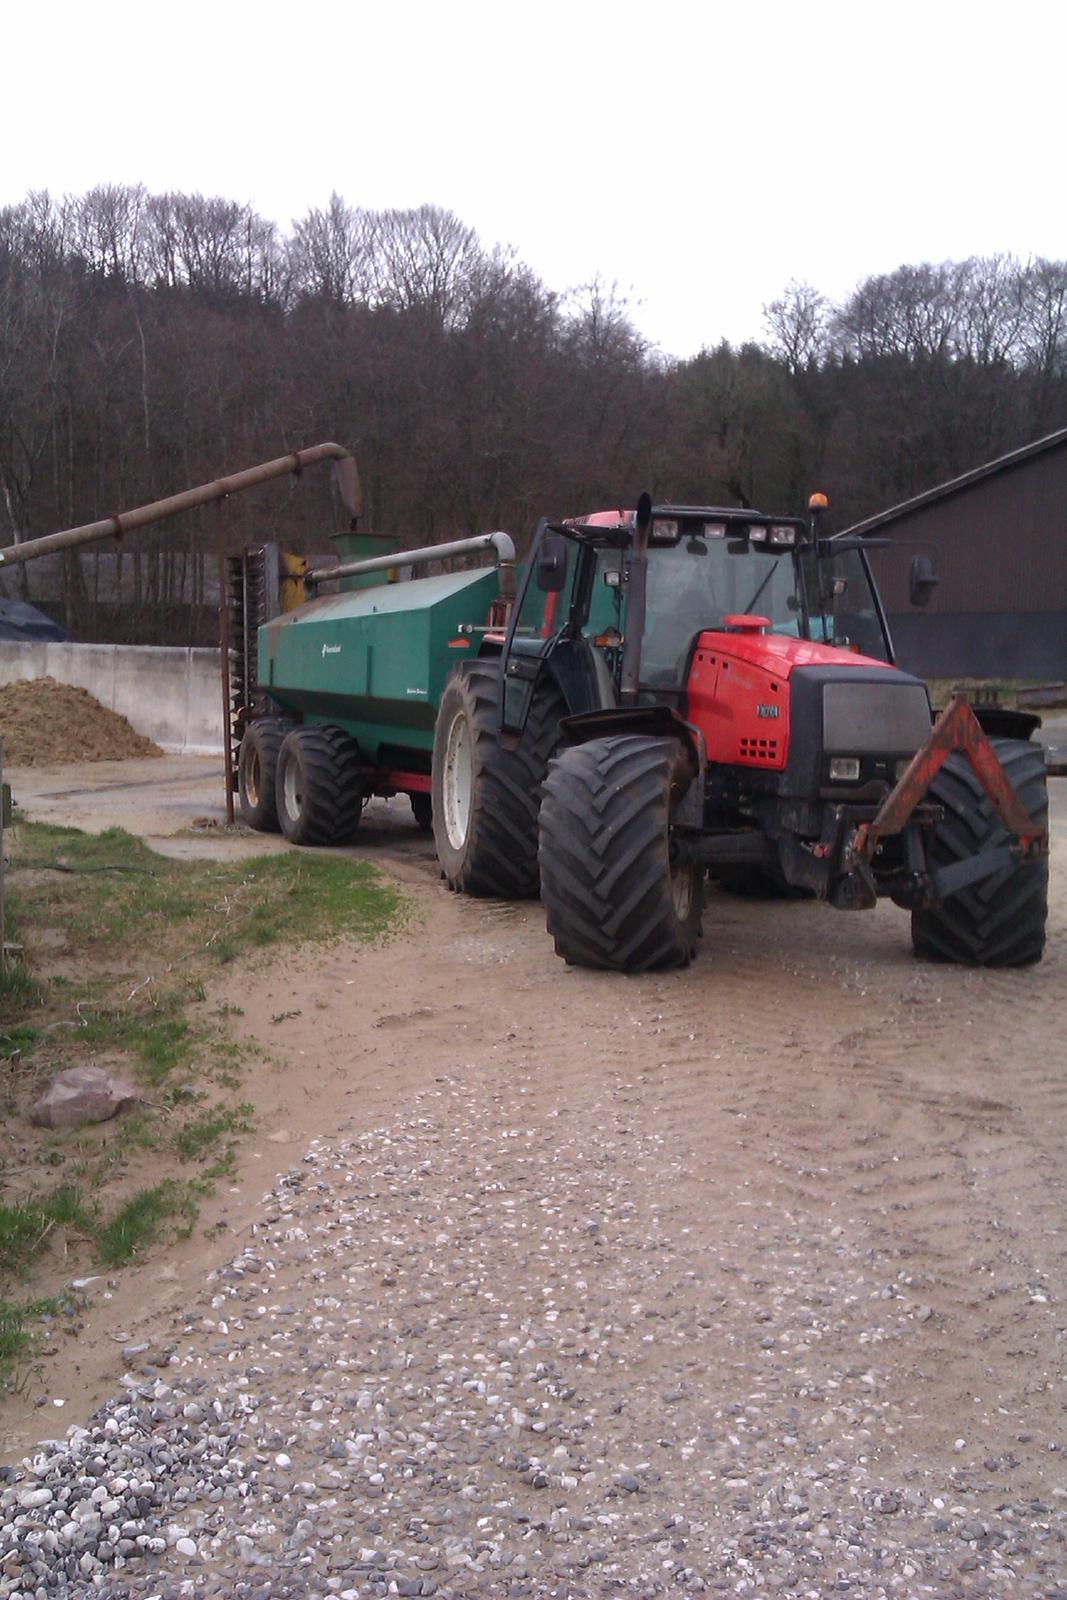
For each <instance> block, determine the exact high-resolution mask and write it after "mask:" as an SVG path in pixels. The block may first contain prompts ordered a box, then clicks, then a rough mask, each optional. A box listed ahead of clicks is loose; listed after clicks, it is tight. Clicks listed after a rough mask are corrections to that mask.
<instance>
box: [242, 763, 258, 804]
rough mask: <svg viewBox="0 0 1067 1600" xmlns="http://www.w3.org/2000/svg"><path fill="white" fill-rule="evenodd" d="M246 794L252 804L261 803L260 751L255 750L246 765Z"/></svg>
mask: <svg viewBox="0 0 1067 1600" xmlns="http://www.w3.org/2000/svg"><path fill="white" fill-rule="evenodd" d="M245 794H246V795H247V796H248V803H249V805H251V806H258V805H259V752H258V750H253V751H252V754H251V755H250V756H249V758H248V765H247V766H246V767H245Z"/></svg>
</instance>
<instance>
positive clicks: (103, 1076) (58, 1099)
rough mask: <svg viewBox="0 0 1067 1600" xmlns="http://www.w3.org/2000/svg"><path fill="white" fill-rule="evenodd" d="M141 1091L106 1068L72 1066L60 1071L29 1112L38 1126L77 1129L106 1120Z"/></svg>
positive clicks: (129, 1102) (128, 1103)
mask: <svg viewBox="0 0 1067 1600" xmlns="http://www.w3.org/2000/svg"><path fill="white" fill-rule="evenodd" d="M140 1098H141V1092H140V1090H139V1089H137V1088H135V1086H134V1085H133V1084H132V1083H125V1082H124V1081H123V1079H122V1078H113V1077H112V1076H111V1074H110V1072H105V1070H104V1068H103V1067H69V1068H68V1069H67V1071H66V1072H57V1073H56V1076H55V1077H54V1078H53V1079H52V1081H51V1083H50V1084H49V1085H48V1088H47V1089H46V1090H45V1092H44V1094H43V1095H42V1096H41V1098H40V1099H39V1100H38V1101H37V1102H36V1104H35V1105H34V1107H33V1109H32V1111H31V1112H30V1121H31V1122H35V1123H36V1124H37V1126H38V1127H39V1128H76V1127H78V1126H79V1125H80V1124H81V1123H84V1122H107V1120H108V1118H109V1117H114V1116H116V1115H117V1114H118V1112H120V1111H121V1110H122V1108H123V1106H128V1105H130V1104H131V1103H132V1102H133V1101H134V1100H139V1099H140Z"/></svg>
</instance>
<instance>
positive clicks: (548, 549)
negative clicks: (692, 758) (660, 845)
mask: <svg viewBox="0 0 1067 1600" xmlns="http://www.w3.org/2000/svg"><path fill="white" fill-rule="evenodd" d="M636 524H637V517H636V513H635V512H633V511H603V512H597V513H595V514H593V515H592V516H588V517H584V518H579V519H573V520H569V521H565V522H551V521H547V520H546V521H543V522H542V523H541V524H540V526H539V528H538V530H537V535H536V538H535V542H534V546H533V549H532V552H531V558H530V563H529V567H528V571H527V577H526V583H525V586H524V588H523V591H522V594H521V596H520V598H519V603H518V605H517V606H516V608H515V612H514V615H513V617H512V620H511V626H510V628H509V631H508V635H507V639H506V642H505V646H504V657H505V660H504V695H503V724H504V729H505V732H510V733H519V732H521V730H522V728H523V726H524V723H525V718H526V716H527V714H528V711H529V706H530V703H531V699H532V696H533V693H534V690H535V687H536V685H537V684H538V683H539V682H540V681H542V679H543V677H544V675H545V674H546V673H548V674H549V675H550V676H551V678H552V679H553V680H554V681H555V683H556V684H557V685H558V687H559V689H560V691H561V693H562V695H563V697H564V699H565V700H566V702H567V704H568V707H569V708H570V709H571V710H572V711H573V712H586V711H590V710H596V709H600V710H609V709H611V708H612V707H614V706H616V705H618V704H619V702H620V698H621V697H622V694H623V683H622V676H623V662H624V657H625V656H626V655H627V625H628V621H629V623H630V626H631V634H632V633H633V605H632V601H631V594H632V591H633V589H634V584H633V573H634V568H635V532H636ZM643 588H644V604H643V617H642V619H641V622H640V624H639V628H640V638H639V639H637V640H633V639H632V640H631V648H632V650H633V654H634V655H636V656H638V657H639V664H638V667H637V701H638V703H643V704H655V703H660V704H665V705H668V706H670V707H672V708H674V709H675V710H676V711H677V712H679V713H680V714H681V715H683V716H685V715H686V714H687V712H688V704H687V701H688V692H687V691H688V685H689V682H690V677H691V671H692V666H693V658H694V653H695V651H696V648H697V644H698V641H699V640H700V638H701V635H702V634H705V633H708V632H712V633H721V632H727V633H732V632H743V631H746V630H747V631H753V632H756V633H761V634H769V635H774V636H777V637H778V638H780V639H782V640H794V641H797V642H798V643H799V642H800V641H807V642H812V643H816V644H819V645H822V646H824V647H825V646H830V647H834V648H837V649H839V650H842V651H844V652H849V653H851V654H852V655H853V656H855V655H859V656H861V657H863V658H865V659H867V660H868V661H874V662H878V663H882V664H884V663H888V662H891V661H892V648H891V644H890V639H889V634H888V630H887V627H886V622H885V616H884V614H883V612H882V608H881V606H880V604H879V601H878V598H877V594H876V591H875V587H874V584H873V582H872V579H871V574H870V569H869V566H868V561H867V556H866V554H865V553H864V551H862V550H860V549H856V548H855V547H854V546H850V547H849V548H837V547H836V544H835V541H833V540H825V539H822V540H820V539H816V538H814V537H813V535H812V533H811V531H810V530H809V528H808V526H807V525H806V524H805V523H804V522H803V521H802V520H800V519H798V518H785V517H769V516H765V515H763V514H762V513H759V512H754V511H746V510H737V509H735V508H730V509H723V508H720V507H704V506H672V505H665V506H653V507H651V508H650V517H649V520H648V544H647V569H646V572H645V574H644V584H643ZM845 659H846V660H847V656H846V657H845Z"/></svg>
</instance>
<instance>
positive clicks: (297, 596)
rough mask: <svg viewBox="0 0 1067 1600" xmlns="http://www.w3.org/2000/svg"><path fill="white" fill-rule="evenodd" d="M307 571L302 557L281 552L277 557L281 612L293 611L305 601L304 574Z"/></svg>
mask: <svg viewBox="0 0 1067 1600" xmlns="http://www.w3.org/2000/svg"><path fill="white" fill-rule="evenodd" d="M307 569H308V564H307V560H306V558H305V557H304V556H294V555H290V554H289V552H288V551H286V550H283V551H281V553H280V554H279V557H278V600H279V602H280V604H281V608H282V610H283V611H295V610H296V608H297V606H302V605H303V604H304V601H305V600H306V599H307V595H306V593H305V586H304V574H305V572H306V571H307Z"/></svg>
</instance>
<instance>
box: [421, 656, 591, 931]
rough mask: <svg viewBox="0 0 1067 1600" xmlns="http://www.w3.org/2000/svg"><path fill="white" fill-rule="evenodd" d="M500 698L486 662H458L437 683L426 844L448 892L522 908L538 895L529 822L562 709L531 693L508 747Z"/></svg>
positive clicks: (552, 697) (549, 694)
mask: <svg viewBox="0 0 1067 1600" xmlns="http://www.w3.org/2000/svg"><path fill="white" fill-rule="evenodd" d="M499 696H500V664H499V662H497V661H493V660H488V661H485V660H478V661H466V662H464V663H463V665H462V666H461V667H459V668H457V670H456V671H455V672H453V674H452V676H451V678H449V680H448V683H447V684H446V685H445V692H444V694H443V695H442V696H441V705H440V709H439V711H438V713H437V724H436V728H435V731H434V749H433V793H432V808H433V832H434V842H435V844H436V846H437V859H438V861H439V862H440V864H441V871H442V872H443V874H444V876H445V878H446V879H447V881H448V885H449V888H451V889H455V890H457V891H458V892H459V893H461V894H470V895H479V896H486V897H489V898H493V899H499V900H521V899H525V898H529V897H531V896H533V895H536V893H537V887H538V876H537V814H538V811H539V809H540V805H541V791H542V786H543V784H544V780H545V774H546V773H547V771H548V763H549V760H550V759H551V757H552V755H553V754H554V752H555V751H556V749H558V747H559V743H560V739H561V737H562V736H561V734H560V728H559V722H560V718H561V717H563V716H566V714H567V707H566V704H565V702H564V700H563V697H562V695H561V694H560V693H559V690H558V689H557V688H556V687H555V685H554V684H552V683H549V682H545V683H543V684H541V685H539V686H538V689H537V691H536V692H535V694H534V698H533V703H532V704H531V706H530V713H529V716H528V717H527V720H526V727H525V729H524V731H523V733H522V736H521V738H520V739H519V741H518V743H517V745H516V746H515V748H513V749H507V748H505V747H504V746H503V745H502V744H501V743H500V737H499V704H500V702H499Z"/></svg>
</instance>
